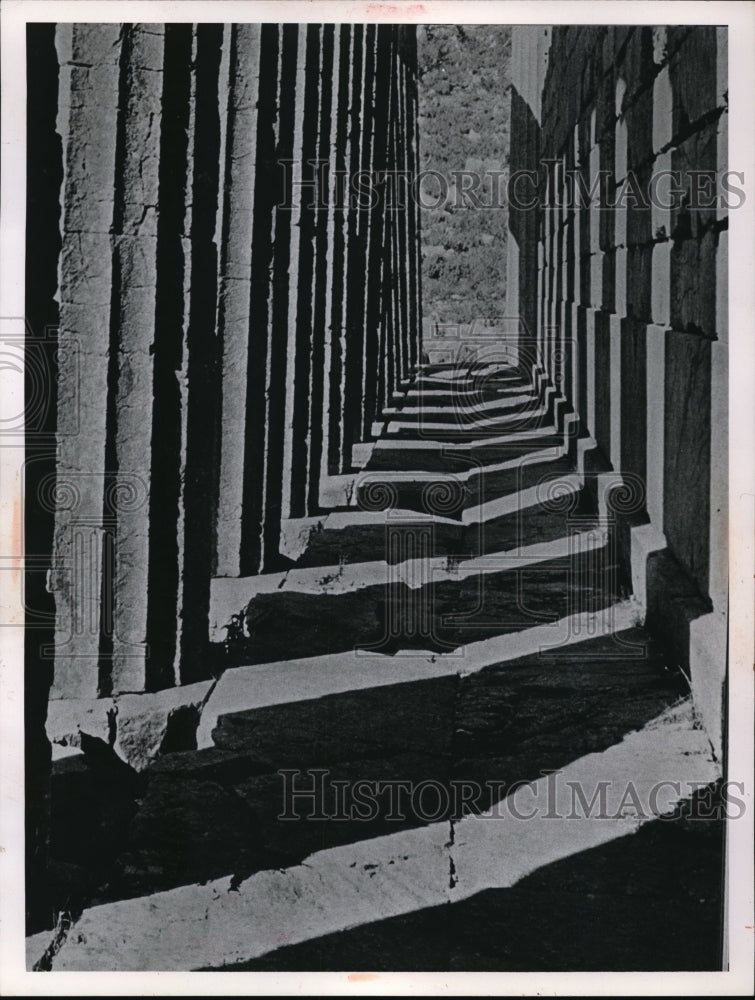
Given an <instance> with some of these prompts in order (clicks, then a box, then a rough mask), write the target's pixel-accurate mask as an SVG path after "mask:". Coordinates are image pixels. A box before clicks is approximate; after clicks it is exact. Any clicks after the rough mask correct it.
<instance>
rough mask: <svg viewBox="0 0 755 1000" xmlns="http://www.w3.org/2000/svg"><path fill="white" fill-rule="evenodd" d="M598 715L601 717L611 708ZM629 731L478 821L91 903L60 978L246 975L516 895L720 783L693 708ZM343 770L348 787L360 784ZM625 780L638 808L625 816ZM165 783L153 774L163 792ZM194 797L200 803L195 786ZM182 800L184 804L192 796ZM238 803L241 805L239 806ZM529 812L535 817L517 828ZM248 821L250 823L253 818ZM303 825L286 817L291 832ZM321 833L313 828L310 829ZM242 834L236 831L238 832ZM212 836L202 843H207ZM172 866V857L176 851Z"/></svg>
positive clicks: (62, 943)
mask: <svg viewBox="0 0 755 1000" xmlns="http://www.w3.org/2000/svg"><path fill="white" fill-rule="evenodd" d="M617 700H618V702H619V703H620V704H623V705H626V704H627V701H628V699H626V698H625V697H621V696H620V697H619V698H618V699H617ZM599 705H600V708H601V709H603V708H604V707H605V699H604V698H601V699H599ZM648 708H649V706H648V705H646V706H645V710H647V709H648ZM599 714H600V715H601V717H602V716H603V712H600V713H599ZM596 721H597V724H598V726H600V725H601V722H600V721H599V720H596ZM631 728H632V729H633V731H628V730H627V729H626V728H625V729H623V731H622V732H621V734H620V736H619V737H617V738H615V741H612V742H609V743H608V744H605V743H604V744H603V747H604V748H603V749H602V750H597V751H593V750H590V751H588V752H587V754H586V755H582V756H576V754H575V755H574V756H572V757H571V758H570V762H569V763H565V764H563V765H562V766H561V771H560V774H559V775H558V778H559V780H558V781H557V782H554V780H553V777H547V776H546V777H540V778H537V779H535V778H534V775H533V776H532V778H531V779H530V782H529V783H528V784H527V785H525V786H520V787H518V788H517V790H516V791H515V792H514V791H512V792H511V794H509V795H508V796H506V795H505V789H503V791H502V794H503V796H504V797H502V798H499V799H497V800H496V801H495V802H494V803H493V805H492V806H491V808H490V809H489V810H488V811H486V812H484V813H482V814H481V815H476V814H471V815H466V816H463V817H462V818H460V819H458V820H456V819H452V820H449V819H448V818H441V819H438V820H433V821H430V822H428V823H424V824H423V825H420V826H417V827H411V828H408V829H398V830H396V831H395V832H391V833H388V834H384V835H381V836H377V837H360V839H358V840H356V841H353V842H348V843H341V844H336V845H335V846H319V847H318V849H317V850H315V851H314V852H313V853H310V854H308V855H307V856H306V857H305V858H304V859H303V863H301V862H300V863H293V864H290V865H287V866H285V867H282V866H280V865H276V866H275V867H272V866H271V867H269V868H268V869H267V870H257V871H254V872H251V873H249V874H247V873H246V872H244V871H243V870H239V869H238V868H237V867H236V866H233V867H231V868H229V869H228V871H227V873H226V874H225V875H224V876H222V877H215V878H213V879H212V880H211V881H209V882H206V881H205V880H204V879H197V880H196V882H195V883H194V884H184V885H181V886H176V887H175V888H169V889H166V890H163V891H158V892H153V893H150V894H148V895H146V894H145V895H142V896H141V897H138V898H132V899H121V900H117V901H111V902H103V903H102V904H101V905H93V906H92V905H88V906H86V908H84V909H83V912H81V914H80V916H78V918H76V919H74V920H73V921H72V927H71V928H70V929H69V930H68V931H67V933H63V934H61V935H60V936H59V938H58V940H57V945H58V947H57V951H56V952H55V953H54V954H52V953H51V954H50V955H49V960H50V962H51V966H52V968H53V969H54V970H55V971H66V970H69V971H70V970H81V971H84V970H86V971H96V970H98V969H103V970H108V971H113V970H124V971H125V970H141V971H147V970H149V971H153V970H158V969H163V970H192V969H223V968H232V967H239V968H240V967H243V964H244V963H248V962H251V961H253V960H254V959H258V958H261V957H263V956H269V955H271V954H272V953H274V952H276V951H278V950H279V949H280V948H281V947H282V946H283V945H286V946H289V947H290V946H295V945H300V944H303V943H305V942H310V941H312V942H314V941H316V940H318V939H322V938H323V937H324V936H325V935H328V934H338V933H342V932H344V931H346V930H347V929H353V928H357V927H362V928H365V929H367V928H369V927H372V926H375V925H376V924H377V923H378V922H380V921H385V920H389V919H394V918H397V917H402V916H407V915H409V914H421V913H423V912H426V911H427V910H428V908H429V907H436V906H440V905H443V906H444V908H445V906H447V905H448V904H457V903H461V902H463V901H464V900H470V899H473V898H475V897H477V896H478V895H479V894H480V893H482V892H490V891H492V890H506V889H510V888H511V887H513V886H516V885H517V884H519V883H521V882H522V881H523V880H524V879H525V878H527V877H528V876H531V875H532V874H533V873H535V872H538V871H540V870H541V869H544V868H546V866H549V865H552V864H554V863H557V862H560V861H563V860H564V859H567V858H570V857H573V856H575V855H582V854H583V853H584V852H586V851H591V850H594V849H597V848H600V847H602V846H604V845H607V844H610V843H611V842H613V841H616V840H618V839H619V838H623V837H626V836H627V835H629V834H636V833H637V831H638V830H641V828H642V827H643V826H644V825H645V824H647V823H650V822H652V821H653V820H654V819H655V818H657V817H659V816H670V815H673V814H674V812H675V810H677V809H678V807H679V803H680V802H682V801H684V800H685V799H686V798H689V796H690V795H691V791H690V789H693V788H694V786H695V785H696V784H699V785H700V786H706V785H711V784H713V783H714V782H715V781H716V780H717V779H718V778H719V777H720V768H719V766H718V765H717V764H716V763H715V762H714V761H713V760H712V758H711V755H710V749H709V745H708V743H707V739H706V737H705V735H704V733H702V732H701V731H700V730H699V729H697V728H695V725H694V719H693V714H692V709H691V705H690V703H689V702H684V703H681V704H678V705H676V706H672V707H670V708H667V709H666V710H665V711H662V712H661V713H660V714H659V715H655V717H651V718H650V719H648V720H646V723H645V724H644V726H643V728H640V729H636V730H634V727H631ZM287 732H288V730H287ZM605 735H606V734H604V739H605ZM622 736H623V738H621V737H622ZM576 753H577V754H578V753H579V751H578V750H577V751H576ZM345 773H346V774H347V777H345V778H344V779H343V780H345V781H347V782H348V781H349V780H351V775H350V774H349V772H345ZM357 773H359V772H357ZM368 773H371V772H368ZM378 773H379V772H378ZM420 773H421V772H420ZM499 773H500V772H499ZM669 774H673V775H674V776H675V778H677V779H678V780H679V782H680V784H679V786H678V787H671V786H670V785H669V783H668V782H666V784H665V785H664V786H663V792H662V794H661V795H658V794H657V789H658V786H659V783H660V782H665V781H666V779H667V777H668V775H669ZM630 783H631V785H632V788H633V792H634V802H635V803H638V804H639V809H638V808H637V806H636V805H635V807H634V808H633V809H630V810H626V808H625V803H626V799H625V795H626V789H627V787H628V785H629V784H630ZM159 784H160V779H159V778H157V776H156V786H155V787H157V786H158V785H159ZM176 784H177V782H176V775H171V776H169V777H168V779H167V781H166V780H163V789H169V790H174V789H175V788H176ZM603 785H605V787H606V799H605V807H604V808H603V809H601V810H600V811H599V813H598V814H597V815H595V814H592V813H590V812H589V811H588V812H586V813H584V814H583V815H582V817H581V818H579V819H578V821H575V822H556V821H554V820H553V811H555V812H556V813H557V814H558V815H567V814H569V812H571V811H572V810H573V809H574V793H573V789H574V787H575V786H577V787H579V788H580V790H581V791H582V793H583V794H584V795H585V797H586V799H585V801H586V802H589V801H590V800H591V799H592V796H593V794H597V792H598V790H599V789H600V788H601V787H603ZM185 790H186V791H188V790H189V789H185ZM191 791H192V793H193V794H192V796H191V798H192V800H193V801H197V800H198V799H199V798H200V797H201V796H200V795H199V794H198V792H199V790H198V789H197V788H196V787H193V788H191ZM242 798H243V794H242ZM178 799H179V801H182V802H185V801H186V796H183V797H181V796H179V797H178ZM234 799H235V800H236V801H240V799H239V796H234ZM174 801H175V797H174ZM209 805H210V804H209V803H206V805H205V809H204V811H203V815H204V818H205V824H204V825H205V828H207V827H208V821H210V822H211V821H212V814H211V808H208V806H209ZM538 806H539V808H538ZM533 807H534V811H533ZM215 808H217V802H215ZM525 811H526V813H527V815H529V817H530V818H529V820H528V821H527V822H521V821H515V817H516V816H521V815H522V814H523V813H524V812H525ZM156 812H157V816H158V818H159V820H160V821H161V822H162V823H163V829H164V830H165V835H166V837H165V840H166V841H167V840H168V839H172V840H173V841H175V840H176V837H177V836H178V837H179V838H180V831H181V829H182V826H181V824H180V823H179V822H177V820H178V816H179V813H178V812H175V811H174V812H173V813H171V812H170V811H168V813H167V816H166V810H165V808H164V803H163V804H161V805H160V807H159V808H158V809H157V810H156ZM249 815H250V817H252V816H254V813H253V810H251V809H250V810H249ZM609 817H610V818H609ZM171 818H172V822H171V821H170V820H171ZM282 823H283V821H281V823H280V824H279V825H281V826H282ZM345 825H347V824H345ZM137 826H138V824H137ZM216 826H217V824H216ZM242 826H243V825H242ZM302 826H305V824H302V823H299V822H297V821H295V820H292V821H291V827H292V829H294V828H296V829H299V828H301V827H302ZM315 826H316V824H315V823H308V824H306V827H305V828H307V829H309V830H311V829H312V828H313V827H315ZM233 828H234V831H235V832H236V833H237V832H238V830H239V823H238V822H236V823H234V824H233ZM189 829H190V828H189ZM335 829H337V823H336V822H329V823H327V824H323V830H327V831H333V830H335ZM292 836H294V835H292ZM204 839H205V838H204V837H203V836H199V843H203V841H204ZM305 839H306V838H305ZM153 841H154V838H152V840H151V841H150V842H153ZM163 842H164V843H165V841H163ZM158 843H159V840H158ZM174 849H175V848H174ZM165 856H166V857H170V852H169V849H168V845H167V843H165ZM196 856H197V857H205V858H206V857H207V856H208V852H207V851H206V850H201V851H197V852H196ZM130 860H131V861H132V862H133V860H134V856H133V855H132V856H131V857H130ZM150 861H151V864H152V866H153V867H157V865H158V864H159V862H158V861H157V860H156V859H155V858H154V856H153V857H152V858H151V859H150ZM150 877H152V878H154V872H150ZM49 938H50V936H49V935H48V936H46V935H44V934H38V935H35V937H34V938H32V939H31V940H30V941H29V952H28V954H29V961H30V963H32V964H33V963H34V962H35V961H39V960H40V959H41V958H42V956H43V952H44V948H45V942H46V941H49ZM51 951H52V949H51Z"/></svg>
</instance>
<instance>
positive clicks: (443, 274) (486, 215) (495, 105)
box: [418, 25, 510, 347]
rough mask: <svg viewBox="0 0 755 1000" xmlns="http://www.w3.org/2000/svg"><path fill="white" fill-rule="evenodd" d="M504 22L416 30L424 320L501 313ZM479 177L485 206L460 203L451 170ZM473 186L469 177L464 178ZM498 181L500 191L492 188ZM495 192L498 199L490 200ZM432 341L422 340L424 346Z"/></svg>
mask: <svg viewBox="0 0 755 1000" xmlns="http://www.w3.org/2000/svg"><path fill="white" fill-rule="evenodd" d="M509 35H510V30H509V28H508V27H507V26H505V25H426V26H422V27H420V29H419V31H418V62H419V78H420V81H421V86H420V103H419V129H420V135H421V155H422V161H421V169H422V170H426V171H437V172H438V173H439V174H441V175H442V176H443V178H444V179H445V184H446V187H447V197H446V199H445V201H444V203H441V204H439V205H438V207H435V205H436V203H437V202H438V201H440V199H439V197H438V195H439V182H438V181H437V179H435V177H434V176H433V177H432V178H431V177H430V176H428V179H427V181H426V183H425V184H424V185H423V193H422V197H423V201H424V202H425V204H426V205H427V206H433V207H424V206H423V208H422V211H421V217H422V218H421V221H422V258H423V265H422V266H423V310H424V316H425V318H426V320H428V321H429V322H439V323H453V324H463V323H470V322H471V321H472V320H480V319H485V318H492V319H496V318H498V317H499V316H502V315H504V306H503V303H504V300H505V282H506V270H505V260H506V241H507V230H508V212H507V211H506V207H505V205H506V201H507V198H506V188H505V185H500V181H499V178H498V176H496V174H500V173H501V172H502V171H505V170H506V169H507V167H508V137H509V118H510V111H509V101H508V96H507V94H508V79H507V67H508V58H509V45H510V43H509ZM462 170H467V171H474V172H476V173H477V174H479V175H480V176H481V178H482V183H481V184H480V185H478V188H477V191H476V194H477V196H478V197H479V198H480V200H481V201H482V203H483V204H482V207H480V208H475V207H474V206H473V204H468V205H464V204H459V203H458V202H459V199H461V198H462V195H461V193H460V190H459V188H460V185H461V183H462V182H460V181H459V182H458V183H457V181H458V178H454V171H462ZM463 183H466V184H467V185H469V181H466V182H463ZM499 185H500V195H499V193H498V187H499ZM492 198H497V199H498V201H499V203H500V204H501V206H502V207H500V208H494V209H490V208H486V207H485V199H487V200H488V201H489V200H490V199H492ZM427 346H428V344H427V343H426V347H427Z"/></svg>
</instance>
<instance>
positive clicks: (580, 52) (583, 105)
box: [509, 26, 737, 747]
mask: <svg viewBox="0 0 755 1000" xmlns="http://www.w3.org/2000/svg"><path fill="white" fill-rule="evenodd" d="M726 46H727V39H726V30H725V29H720V28H715V27H693V26H684V27H668V28H664V27H655V28H654V27H649V26H648V27H620V26H616V27H576V26H564V27H555V28H553V29H552V31H550V29H544V28H543V27H539V28H535V27H532V28H514V29H513V39H512V50H513V59H512V82H513V85H512V150H511V169H512V174H513V172H514V171H515V170H535V171H536V172H537V184H536V185H535V188H529V189H526V188H523V190H528V191H530V192H531V191H532V190H535V189H536V190H535V193H536V195H537V198H536V201H537V203H538V205H539V206H540V207H539V208H538V207H537V206H536V207H534V208H533V209H529V210H526V211H525V210H522V211H515V210H512V212H511V219H512V224H511V231H512V244H511V254H510V258H509V261H510V262H509V268H510V272H511V284H512V286H513V287H515V288H516V291H517V295H518V302H517V308H518V310H519V313H520V315H521V317H522V318H523V319H524V320H526V326H527V328H528V329H530V330H532V329H534V330H535V331H536V334H535V336H534V346H533V354H534V355H536V356H534V357H533V363H534V364H535V367H536V370H537V374H538V377H539V378H541V379H542V380H543V383H544V384H546V385H549V386H551V390H552V392H554V393H555V394H556V396H557V397H559V398H561V399H562V400H563V403H564V406H565V407H566V408H567V409H570V410H572V411H573V412H574V414H575V415H576V417H577V418H578V422H577V424H576V425H575V426H576V433H577V434H578V435H579V437H580V438H581V443H580V445H579V449H578V451H579V453H580V454H581V455H582V456H585V461H586V463H587V466H588V467H590V468H592V469H593V470H594V471H596V472H597V473H611V472H612V473H613V474H614V482H615V483H621V484H622V489H623V490H624V491H625V496H626V497H627V498H628V499H627V501H626V504H625V508H626V509H625V511H624V513H625V514H626V515H627V516H628V519H629V522H630V524H629V528H630V538H631V541H630V543H629V546H628V548H629V551H628V558H629V559H630V561H631V562H632V564H633V568H632V572H633V573H634V575H635V578H636V586H635V591H636V592H637V591H645V590H646V597H643V604H644V605H645V608H644V610H645V611H646V614H647V618H648V622H649V623H652V624H653V625H654V626H655V627H656V628H657V630H658V631H659V633H662V634H663V635H664V636H665V638H666V640H667V642H668V644H669V650H670V653H671V656H672V657H673V659H674V660H675V661H676V662H678V663H679V665H680V666H681V667H682V669H683V670H685V672H688V673H689V675H690V676H691V682H692V689H693V693H694V694H695V696H696V703H697V707H698V711H699V712H700V715H701V717H702V718H703V721H704V722H705V724H706V726H707V728H708V731H709V734H710V735H711V739H712V741H713V742H714V745H716V746H719V747H720V741H721V704H722V685H723V680H724V667H725V658H726V607H727V596H726V595H727V575H726V538H727V520H726V515H727V497H726V481H727V465H728V460H727V396H726V391H727V390H726V386H727V363H728V362H727V358H728V351H727V341H728V330H727V285H726V276H727V218H726V207H727V206H726V204H725V202H724V200H723V199H722V198H721V197H718V198H716V197H715V195H716V194H718V195H720V194H722V193H723V194H725V193H726V192H725V191H724V192H722V189H721V175H722V172H723V171H725V170H726V167H727V157H726V151H727V131H726V128H727V58H726V51H727V49H726ZM666 171H678V172H679V173H678V175H677V176H676V177H673V176H671V175H668V174H664V172H666ZM700 172H703V173H704V174H705V175H706V176H708V177H709V178H712V181H713V183H712V190H713V195H714V197H712V198H711V197H710V190H711V189H710V186H706V187H705V188H704V190H703V195H702V197H701V196H700V192H701V188H700V186H699V185H700V184H701V182H700V181H699V179H698V178H699V177H700V176H702V174H701V173H700ZM601 174H602V176H601ZM664 178H665V179H664ZM575 183H579V184H580V186H581V188H582V191H583V192H587V196H586V197H584V198H582V199H581V200H580V199H578V200H577V202H576V203H575V201H574V200H573V198H571V197H570V194H571V192H573V190H574V188H573V185H574V184H575ZM702 183H703V184H706V185H707V184H708V182H702ZM672 186H673V187H674V188H676V189H677V194H676V195H675V196H674V194H673V192H672V191H671V187H672ZM736 199H737V195H736V194H733V195H731V198H730V200H729V204H730V205H736V204H737V200H736ZM602 481H603V482H611V478H610V476H609V477H608V478H607V479H604V480H602ZM641 553H642V555H643V559H642V563H641V569H638V566H639V565H640V563H639V562H638V560H639V559H640V554H641Z"/></svg>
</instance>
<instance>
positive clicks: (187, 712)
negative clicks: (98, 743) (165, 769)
mask: <svg viewBox="0 0 755 1000" xmlns="http://www.w3.org/2000/svg"><path fill="white" fill-rule="evenodd" d="M213 683H214V682H213V681H201V682H199V683H197V684H186V685H183V686H181V687H176V688H167V689H166V690H164V691H158V692H154V693H150V694H131V695H121V696H120V697H119V698H117V699H116V702H115V705H116V710H117V718H116V735H115V744H114V748H115V750H116V752H117V753H119V754H120V755H121V757H123V759H124V760H126V761H128V763H129V764H130V765H131V766H132V767H133V768H135V770H137V771H141V770H143V768H145V767H146V766H147V765H148V764H149V763H150V762H151V761H152V760H154V758H155V757H156V756H157V755H158V754H159V753H160V750H161V748H162V747H163V745H164V744H171V743H172V746H171V749H181V750H183V749H186V750H188V749H191V747H192V746H195V745H196V742H195V739H196V737H195V733H196V728H197V725H198V723H199V716H200V714H201V710H202V706H203V705H204V703H205V701H206V700H207V697H208V696H209V694H210V691H211V690H212V687H213Z"/></svg>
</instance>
